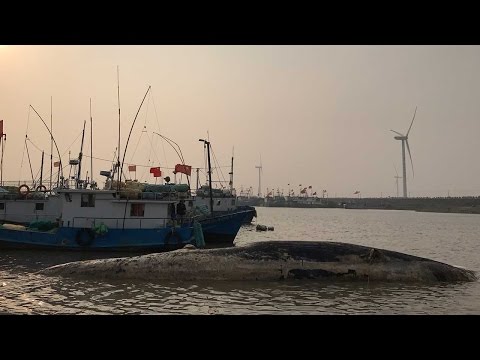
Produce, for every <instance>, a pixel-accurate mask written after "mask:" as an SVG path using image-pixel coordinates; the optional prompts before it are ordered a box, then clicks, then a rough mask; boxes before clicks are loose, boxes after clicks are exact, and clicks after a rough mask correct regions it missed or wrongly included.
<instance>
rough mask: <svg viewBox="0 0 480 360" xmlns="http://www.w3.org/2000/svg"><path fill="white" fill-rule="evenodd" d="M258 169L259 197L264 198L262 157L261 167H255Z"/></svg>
mask: <svg viewBox="0 0 480 360" xmlns="http://www.w3.org/2000/svg"><path fill="white" fill-rule="evenodd" d="M255 168H257V169H258V197H262V172H263V168H262V155H260V165H259V166H255Z"/></svg>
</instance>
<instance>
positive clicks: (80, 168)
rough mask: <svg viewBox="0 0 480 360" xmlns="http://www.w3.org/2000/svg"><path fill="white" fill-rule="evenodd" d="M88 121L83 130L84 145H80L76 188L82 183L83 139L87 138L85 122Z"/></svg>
mask: <svg viewBox="0 0 480 360" xmlns="http://www.w3.org/2000/svg"><path fill="white" fill-rule="evenodd" d="M86 123H87V122H86V121H84V122H83V132H82V145H81V146H80V154H78V173H77V180H76V181H75V188H76V189H78V188H79V184H80V175H81V172H82V155H83V139H84V138H85V124H86Z"/></svg>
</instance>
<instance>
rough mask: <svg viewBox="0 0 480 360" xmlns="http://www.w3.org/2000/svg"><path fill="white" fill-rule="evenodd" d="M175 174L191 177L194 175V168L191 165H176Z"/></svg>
mask: <svg viewBox="0 0 480 360" xmlns="http://www.w3.org/2000/svg"><path fill="white" fill-rule="evenodd" d="M174 173H182V174H185V175H189V176H190V175H192V167H191V166H190V165H182V164H177V165H175V171H174Z"/></svg>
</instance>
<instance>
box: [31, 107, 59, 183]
mask: <svg viewBox="0 0 480 360" xmlns="http://www.w3.org/2000/svg"><path fill="white" fill-rule="evenodd" d="M30 107H31V108H32V109H33V111H35V113H36V114H37V115H38V117H39V118H40V120H42V123H43V125H45V127H46V128H47V130H48V132H49V133H50V136H51V138H52V140H53V143H54V144H55V148H56V149H57V153H58V161H59V163H60V164H59V166H60V170H59V173H58V177H59V179H60V178H62V180H63V179H64V178H63V169H62V156H61V155H60V150H58V145H57V142H56V141H55V138H54V137H53V134H52V132H51V131H50V129H49V128H48V126H47V124H46V123H45V121H43V119H42V117H41V116H40V114H39V113H38V112H37V110H35V108H34V107H33V106H32V105H30ZM25 137H26V135H25ZM27 154H28V151H27ZM60 173H61V174H62V175H61V176H60ZM58 186H59V184H58V181H57V187H58Z"/></svg>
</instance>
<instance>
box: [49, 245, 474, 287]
mask: <svg viewBox="0 0 480 360" xmlns="http://www.w3.org/2000/svg"><path fill="white" fill-rule="evenodd" d="M41 273H43V274H46V275H62V276H92V277H95V278H101V277H103V278H137V279H156V280H277V279H289V278H294V279H317V280H321V279H335V280H365V281H367V280H368V281H426V282H432V281H474V280H476V275H475V273H474V272H473V271H471V270H467V269H463V268H459V267H455V266H451V265H447V264H444V263H441V262H438V261H434V260H429V259H426V258H421V257H417V256H412V255H407V254H402V253H399V252H394V251H389V250H382V249H374V248H370V247H366V246H360V245H354V244H347V243H338V242H323V241H322V242H319V241H266V242H257V243H253V244H250V245H247V246H240V247H230V248H220V249H204V250H197V249H193V250H192V249H181V250H175V251H171V252H166V253H156V254H148V255H142V256H135V257H129V258H116V259H101V260H89V261H79V262H72V263H67V264H62V265H56V266H53V267H50V268H47V269H44V270H42V271H41Z"/></svg>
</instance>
